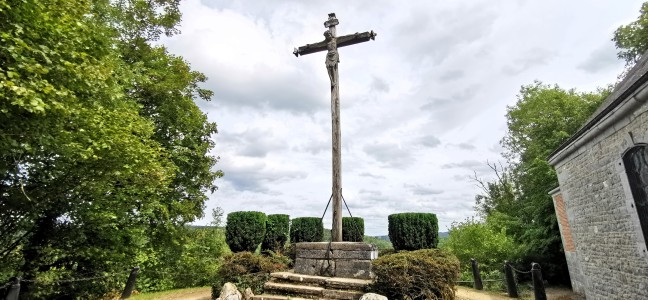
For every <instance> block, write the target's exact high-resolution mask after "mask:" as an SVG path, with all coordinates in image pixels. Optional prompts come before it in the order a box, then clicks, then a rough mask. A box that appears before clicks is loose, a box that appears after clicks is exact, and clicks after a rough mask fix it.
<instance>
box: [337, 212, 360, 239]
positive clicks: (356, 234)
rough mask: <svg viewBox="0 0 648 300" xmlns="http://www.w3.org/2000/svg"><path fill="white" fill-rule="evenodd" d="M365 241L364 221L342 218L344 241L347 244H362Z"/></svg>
mask: <svg viewBox="0 0 648 300" xmlns="http://www.w3.org/2000/svg"><path fill="white" fill-rule="evenodd" d="M363 239H364V219H362V218H355V217H343V218H342V240H343V241H345V242H362V241H363Z"/></svg>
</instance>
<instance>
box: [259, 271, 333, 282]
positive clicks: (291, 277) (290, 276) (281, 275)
mask: <svg viewBox="0 0 648 300" xmlns="http://www.w3.org/2000/svg"><path fill="white" fill-rule="evenodd" d="M270 276H272V278H276V279H280V280H285V281H292V282H299V283H308V284H317V285H326V280H327V279H329V278H331V277H323V276H315V275H304V274H297V273H293V272H275V273H272V274H270Z"/></svg>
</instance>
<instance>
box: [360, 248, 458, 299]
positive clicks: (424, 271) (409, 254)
mask: <svg viewBox="0 0 648 300" xmlns="http://www.w3.org/2000/svg"><path fill="white" fill-rule="evenodd" d="M372 270H373V271H374V273H375V274H376V281H375V282H374V284H373V285H372V286H371V289H372V290H373V291H375V292H376V293H378V294H381V295H385V296H387V298H388V299H444V300H452V299H454V298H455V290H454V287H455V284H456V282H457V279H458V278H459V260H458V259H457V258H456V257H455V256H454V255H452V254H450V253H449V252H446V251H443V250H440V249H423V250H417V251H402V252H398V253H394V254H390V255H386V256H382V257H378V258H377V259H375V260H374V261H373V262H372Z"/></svg>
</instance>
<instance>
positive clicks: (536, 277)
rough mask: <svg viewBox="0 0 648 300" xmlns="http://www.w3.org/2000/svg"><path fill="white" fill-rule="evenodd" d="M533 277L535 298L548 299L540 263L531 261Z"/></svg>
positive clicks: (537, 299) (538, 299)
mask: <svg viewBox="0 0 648 300" xmlns="http://www.w3.org/2000/svg"><path fill="white" fill-rule="evenodd" d="M531 279H532V280H533V295H534V296H535V300H547V294H546V293H545V288H544V282H543V281H542V271H541V270H540V264H537V263H531Z"/></svg>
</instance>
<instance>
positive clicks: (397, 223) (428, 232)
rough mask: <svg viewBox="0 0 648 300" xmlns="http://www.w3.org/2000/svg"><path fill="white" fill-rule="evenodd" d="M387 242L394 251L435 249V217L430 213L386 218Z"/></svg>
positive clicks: (436, 232) (437, 236)
mask: <svg viewBox="0 0 648 300" xmlns="http://www.w3.org/2000/svg"><path fill="white" fill-rule="evenodd" d="M388 221H389V225H388V229H389V240H390V241H391V242H392V244H393V245H394V249H396V250H419V249H429V248H436V246H437V243H438V240H439V225H438V221H437V217H436V215H435V214H432V213H400V214H392V215H389V217H388Z"/></svg>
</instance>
